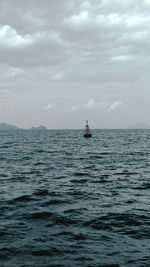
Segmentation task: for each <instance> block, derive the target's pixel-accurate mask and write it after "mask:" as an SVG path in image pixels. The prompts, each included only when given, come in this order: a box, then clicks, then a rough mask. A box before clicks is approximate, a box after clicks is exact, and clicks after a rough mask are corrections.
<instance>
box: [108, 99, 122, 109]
mask: <svg viewBox="0 0 150 267" xmlns="http://www.w3.org/2000/svg"><path fill="white" fill-rule="evenodd" d="M122 105H123V102H122V101H115V102H114V103H112V104H111V105H110V106H109V110H113V111H114V110H116V109H118V108H119V107H120V106H122Z"/></svg>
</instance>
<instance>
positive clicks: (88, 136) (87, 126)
mask: <svg viewBox="0 0 150 267" xmlns="http://www.w3.org/2000/svg"><path fill="white" fill-rule="evenodd" d="M84 137H85V138H90V137H92V134H91V132H90V128H89V125H88V120H86V125H85V131H84Z"/></svg>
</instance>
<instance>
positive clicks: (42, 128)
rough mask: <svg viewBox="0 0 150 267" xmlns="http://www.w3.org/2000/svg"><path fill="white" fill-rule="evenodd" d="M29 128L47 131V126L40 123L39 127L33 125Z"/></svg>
mask: <svg viewBox="0 0 150 267" xmlns="http://www.w3.org/2000/svg"><path fill="white" fill-rule="evenodd" d="M29 130H40V131H41V130H42V131H46V130H47V128H46V127H45V126H42V125H40V126H39V127H32V128H30V129H29Z"/></svg>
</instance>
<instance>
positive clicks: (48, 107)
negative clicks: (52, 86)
mask: <svg viewBox="0 0 150 267" xmlns="http://www.w3.org/2000/svg"><path fill="white" fill-rule="evenodd" d="M52 107H53V105H52V104H48V105H47V106H46V107H44V108H43V109H44V110H48V109H51V108H52Z"/></svg>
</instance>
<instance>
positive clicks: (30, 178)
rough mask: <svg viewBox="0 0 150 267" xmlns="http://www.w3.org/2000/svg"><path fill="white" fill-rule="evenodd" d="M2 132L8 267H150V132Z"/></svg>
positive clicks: (3, 257) (0, 264) (3, 260)
mask: <svg viewBox="0 0 150 267" xmlns="http://www.w3.org/2000/svg"><path fill="white" fill-rule="evenodd" d="M92 135H93V136H92V138H89V139H86V138H84V137H83V131H82V130H47V131H40V130H33V131H30V130H18V131H15V130H10V131H9V130H7V131H5V130H3V131H2V130H1V131H0V267H33V266H35V267H52V266H53V267H57V266H60V267H61V266H62V267H70V266H71V267H74V266H87V267H90V266H91V267H95V266H96V267H97V266H99V267H118V266H121V267H122V266H123V267H124V266H129V267H131V266H136V267H142V266H144V267H145V266H150V130H93V131H92Z"/></svg>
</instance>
